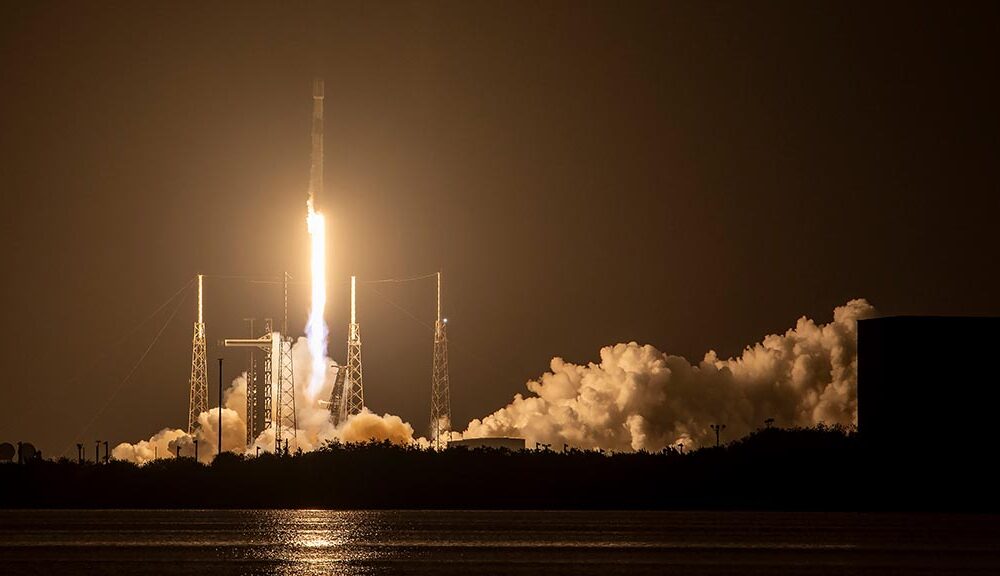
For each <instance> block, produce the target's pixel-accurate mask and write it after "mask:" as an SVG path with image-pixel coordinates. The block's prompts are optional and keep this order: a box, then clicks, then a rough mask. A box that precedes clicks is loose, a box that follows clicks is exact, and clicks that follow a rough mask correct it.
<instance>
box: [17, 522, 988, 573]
mask: <svg viewBox="0 0 1000 576" xmlns="http://www.w3.org/2000/svg"><path fill="white" fill-rule="evenodd" d="M997 541H1000V521H998V520H997V519H996V518H994V517H981V516H972V517H963V516H932V515H913V516H904V515H861V514H799V513H752V512H738V513H726V512H541V511H528V512H523V511H450V512H449V511H327V510H244V511H240V510H236V511H217V510H183V511H0V559H2V560H3V571H2V572H3V574H5V575H6V574H37V573H60V574H71V575H72V574H114V575H115V576H120V575H122V574H198V575H199V576H203V575H204V574H205V573H206V572H210V573H212V574H213V575H215V574H253V575H256V574H375V573H384V572H393V573H399V572H404V573H409V574H435V575H439V574H442V573H447V574H468V573H482V574H496V573H503V574H534V573H538V572H546V573H554V574H600V575H602V576H604V575H609V574H663V573H678V574H732V573H742V574H791V573H795V574H802V573H808V574H842V573H852V574H880V573H884V571H885V569H886V567H892V568H893V569H894V570H895V571H896V572H897V573H926V574H948V573H956V572H958V571H959V570H955V569H954V568H955V567H956V566H961V568H962V569H961V570H960V572H962V573H976V572H979V573H983V574H997V573H1000V552H998V551H997V550H995V548H996V546H995V543H996V542H997Z"/></svg>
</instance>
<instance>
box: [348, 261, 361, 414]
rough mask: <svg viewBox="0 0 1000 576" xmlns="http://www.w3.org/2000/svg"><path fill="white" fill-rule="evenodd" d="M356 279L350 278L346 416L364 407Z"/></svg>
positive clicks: (354, 277) (358, 411)
mask: <svg viewBox="0 0 1000 576" xmlns="http://www.w3.org/2000/svg"><path fill="white" fill-rule="evenodd" d="M356 289H357V277H356V276H351V325H350V326H349V330H348V337H347V381H346V382H345V384H344V385H345V386H346V387H347V390H348V394H347V416H351V415H353V414H359V413H361V409H362V408H364V406H365V387H364V383H363V380H362V371H361V325H359V324H358V313H357V296H356Z"/></svg>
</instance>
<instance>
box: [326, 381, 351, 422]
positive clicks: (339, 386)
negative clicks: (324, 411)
mask: <svg viewBox="0 0 1000 576" xmlns="http://www.w3.org/2000/svg"><path fill="white" fill-rule="evenodd" d="M346 380H347V367H346V366H338V367H337V377H336V379H334V381H333V389H332V390H330V402H329V406H330V419H331V420H332V421H333V425H334V426H340V423H341V422H343V421H345V420H347V401H346V396H345V395H344V382H345V381H346Z"/></svg>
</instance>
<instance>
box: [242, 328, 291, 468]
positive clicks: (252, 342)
mask: <svg viewBox="0 0 1000 576" xmlns="http://www.w3.org/2000/svg"><path fill="white" fill-rule="evenodd" d="M224 344H225V346H226V347H227V348H250V349H251V354H252V353H253V350H255V349H256V350H261V351H263V352H264V361H263V366H264V369H263V375H262V378H256V377H255V378H254V381H255V382H256V384H255V385H254V390H253V392H252V393H251V392H250V391H249V388H248V392H247V398H248V403H247V429H248V430H247V445H250V444H251V443H252V442H253V441H254V439H255V438H256V437H257V436H258V435H259V434H260V433H261V432H263V431H264V430H267V429H269V428H271V426H274V451H275V452H278V451H279V450H281V448H282V442H286V441H289V440H290V441H291V444H292V447H293V449H294V447H296V439H297V438H296V429H297V428H298V423H297V421H296V413H295V372H294V370H293V368H294V367H293V365H292V339H291V338H285V337H283V336H282V335H281V333H280V332H274V331H273V328H272V321H271V319H270V318H265V319H264V335H263V336H260V337H259V338H227V339H226V340H225V341H224ZM275 361H277V365H275ZM253 371H254V372H256V367H254V368H253ZM262 384H263V385H262ZM248 386H249V379H248ZM262 389H263V393H262ZM251 396H253V399H252V400H253V401H252V402H250V397H251ZM261 396H263V398H261ZM261 404H263V410H260V406H261ZM258 418H260V419H261V420H262V422H261V425H260V426H257V425H256V422H257V420H258ZM251 422H254V423H255V424H253V425H251ZM251 427H252V428H253V432H252V433H251V432H250V428H251Z"/></svg>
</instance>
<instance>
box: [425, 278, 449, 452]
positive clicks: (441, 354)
mask: <svg viewBox="0 0 1000 576" xmlns="http://www.w3.org/2000/svg"><path fill="white" fill-rule="evenodd" d="M447 328H448V319H447V318H444V319H442V318H441V273H440V272H438V273H437V321H436V322H434V368H433V374H432V376H431V430H430V433H431V442H433V444H434V448H435V449H441V447H442V438H443V439H444V444H445V445H447V443H448V437H449V435H450V434H449V433H450V431H451V397H450V391H449V383H448V331H447Z"/></svg>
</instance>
